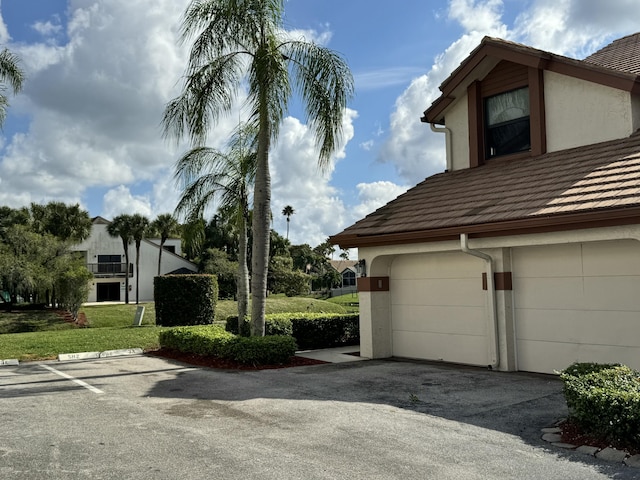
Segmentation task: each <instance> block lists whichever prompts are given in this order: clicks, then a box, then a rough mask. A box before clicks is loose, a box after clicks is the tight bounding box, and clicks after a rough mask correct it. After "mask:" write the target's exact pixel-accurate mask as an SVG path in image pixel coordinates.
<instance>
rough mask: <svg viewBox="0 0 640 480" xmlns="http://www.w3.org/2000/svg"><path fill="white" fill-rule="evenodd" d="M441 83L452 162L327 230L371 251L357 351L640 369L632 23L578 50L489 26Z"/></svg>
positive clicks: (433, 118) (535, 368) (539, 368)
mask: <svg viewBox="0 0 640 480" xmlns="http://www.w3.org/2000/svg"><path fill="white" fill-rule="evenodd" d="M440 90H441V92H442V94H441V96H440V97H439V98H438V99H437V100H436V101H435V102H434V103H433V104H432V105H431V106H430V107H429V108H428V109H427V110H426V111H425V112H424V116H423V118H422V121H423V122H425V124H427V125H428V124H430V125H431V128H432V130H434V131H437V132H442V141H443V143H445V144H446V165H447V170H446V171H445V172H444V173H440V174H437V175H433V176H431V177H429V178H427V179H426V180H425V181H424V182H422V183H420V184H419V185H417V186H416V187H414V188H413V189H411V190H409V191H408V192H406V193H405V194H403V195H401V196H400V197H398V198H397V199H395V200H393V201H392V202H390V203H389V204H387V205H386V206H384V207H382V208H380V209H378V210H377V211H375V212H373V213H372V214H370V215H368V216H367V217H365V218H364V219H362V220H360V221H359V222H357V223H355V224H354V225H352V226H350V227H349V228H347V229H345V230H344V231H343V232H341V233H339V234H337V235H335V236H333V237H331V241H332V243H334V244H339V245H340V247H341V248H358V252H359V258H360V259H364V261H365V263H366V269H367V277H366V278H360V279H358V280H359V282H358V283H359V285H358V288H359V291H360V316H361V325H360V329H361V332H360V335H361V354H362V355H363V356H367V357H371V358H383V357H389V356H398V357H410V358H418V359H429V360H442V361H447V362H456V363H464V364H472V365H482V366H487V365H488V366H491V367H492V368H497V369H500V370H524V371H532V372H544V373H551V372H553V371H556V370H562V369H564V368H566V367H567V366H568V365H570V364H571V363H572V362H575V361H593V362H621V363H624V364H627V365H629V366H631V367H633V368H640V132H638V128H639V127H640V34H636V35H631V36H628V37H625V38H622V39H619V40H617V41H615V42H613V43H611V44H610V45H608V46H606V47H605V48H603V49H602V50H600V51H598V52H596V53H594V54H593V55H591V56H589V57H587V58H585V59H583V60H576V59H571V58H567V57H563V56H559V55H555V54H552V53H550V52H545V51H541V50H537V49H534V48H530V47H527V46H524V45H520V44H515V43H512V42H508V41H504V40H500V39H495V38H488V37H487V38H485V39H483V41H482V42H481V44H480V45H479V46H478V47H477V48H476V49H475V50H474V51H473V52H472V53H471V54H470V55H469V56H468V57H467V58H466V59H465V60H464V61H463V62H462V63H461V65H460V66H459V67H458V68H457V69H456V70H455V71H453V72H452V73H451V75H450V76H449V77H448V78H447V79H446V80H445V81H444V82H443V83H442V85H441V86H440ZM427 125H425V128H428V126H427Z"/></svg>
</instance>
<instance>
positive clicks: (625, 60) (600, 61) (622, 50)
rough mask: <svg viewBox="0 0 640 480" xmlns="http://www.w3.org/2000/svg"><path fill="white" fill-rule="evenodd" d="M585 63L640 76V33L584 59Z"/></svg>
mask: <svg viewBox="0 0 640 480" xmlns="http://www.w3.org/2000/svg"><path fill="white" fill-rule="evenodd" d="M584 61H585V62H589V63H593V64H595V65H600V66H601V67H606V68H611V69H614V70H618V71H621V72H627V73H633V74H636V75H640V33H635V34H633V35H629V36H626V37H623V38H620V39H618V40H615V41H614V42H612V43H610V44H609V45H607V46H606V47H604V48H601V49H600V50H598V51H597V52H596V53H594V54H592V55H589V56H588V57H587V58H585V59H584Z"/></svg>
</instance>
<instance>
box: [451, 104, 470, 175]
mask: <svg viewBox="0 0 640 480" xmlns="http://www.w3.org/2000/svg"><path fill="white" fill-rule="evenodd" d="M446 120H447V128H448V129H449V130H451V170H452V171H453V170H461V169H463V168H469V105H468V102H467V94H466V93H465V94H463V95H461V97H460V98H459V99H457V100H456V101H455V103H453V104H452V105H450V106H449V109H448V110H447V119H446Z"/></svg>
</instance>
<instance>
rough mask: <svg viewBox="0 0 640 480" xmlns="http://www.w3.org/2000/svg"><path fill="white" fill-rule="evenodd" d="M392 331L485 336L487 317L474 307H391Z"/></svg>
mask: <svg viewBox="0 0 640 480" xmlns="http://www.w3.org/2000/svg"><path fill="white" fill-rule="evenodd" d="M391 311H392V315H393V318H394V323H393V328H394V330H403V331H409V332H411V331H413V332H421V333H430V332H431V333H439V334H442V333H451V334H457V335H464V334H469V335H485V334H486V329H487V327H486V324H487V317H486V315H484V312H483V310H479V309H477V308H474V307H464V306H459V307H439V306H429V305H417V306H394V307H392V310H391Z"/></svg>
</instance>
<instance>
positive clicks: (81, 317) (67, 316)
mask: <svg viewBox="0 0 640 480" xmlns="http://www.w3.org/2000/svg"><path fill="white" fill-rule="evenodd" d="M55 312H56V313H57V314H58V315H59V316H60V317H62V319H63V320H64V321H65V322H68V323H75V322H74V321H73V316H72V315H71V312H69V311H67V310H56V311H55ZM87 323H88V322H87V316H86V315H85V314H84V312H79V313H78V323H76V325H78V326H79V327H86V326H87Z"/></svg>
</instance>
